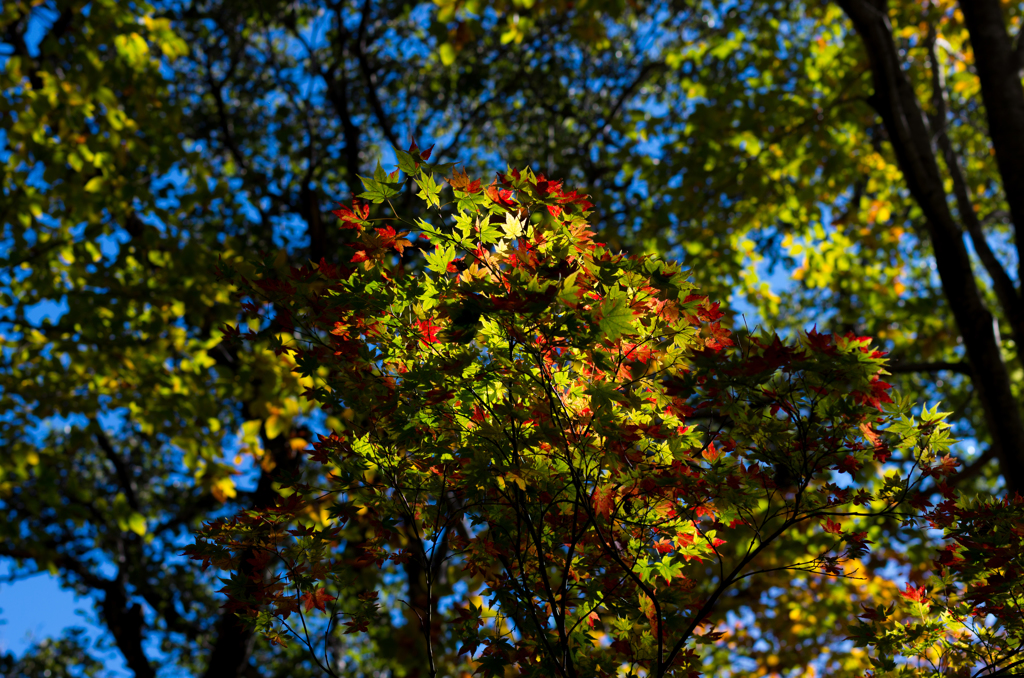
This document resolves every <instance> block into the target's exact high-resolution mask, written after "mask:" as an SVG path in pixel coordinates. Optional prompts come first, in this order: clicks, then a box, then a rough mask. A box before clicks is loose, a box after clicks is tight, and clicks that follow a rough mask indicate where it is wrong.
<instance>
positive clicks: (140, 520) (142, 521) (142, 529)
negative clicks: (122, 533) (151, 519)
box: [128, 511, 146, 537]
mask: <svg viewBox="0 0 1024 678" xmlns="http://www.w3.org/2000/svg"><path fill="white" fill-rule="evenodd" d="M128 529H130V530H131V531H132V532H134V533H135V534H137V535H139V536H140V537H141V536H142V535H144V534H146V517H145V516H143V515H142V514H141V513H139V512H138V511H133V512H132V514H131V515H130V516H128Z"/></svg>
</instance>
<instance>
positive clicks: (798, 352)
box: [189, 148, 1022, 677]
mask: <svg viewBox="0 0 1024 678" xmlns="http://www.w3.org/2000/svg"><path fill="white" fill-rule="evenodd" d="M397 154H398V158H399V162H400V171H399V170H396V171H395V172H393V173H391V174H386V173H385V172H384V171H383V170H380V169H378V171H377V173H376V174H375V175H374V177H372V178H366V179H364V180H363V182H364V185H365V187H366V192H365V193H364V194H363V195H362V196H360V199H357V200H355V201H353V202H352V203H351V204H348V205H344V206H340V207H339V208H338V210H337V212H335V214H336V215H337V216H338V217H339V218H340V220H341V222H340V226H341V228H342V229H345V230H346V231H348V232H349V233H350V235H351V239H350V243H349V251H348V252H346V255H345V257H344V261H345V263H344V264H340V265H332V264H330V263H328V262H327V261H325V260H322V261H320V262H319V263H316V262H314V263H311V264H309V265H307V266H301V267H297V268H294V269H291V270H290V271H287V272H285V273H282V272H281V271H280V270H279V269H276V268H275V267H274V266H273V265H272V263H271V262H269V261H267V262H264V263H263V264H262V265H259V266H257V267H256V268H255V269H254V270H252V271H243V272H235V273H233V274H232V275H234V276H235V281H236V283H237V284H238V285H239V286H240V288H241V289H243V290H244V291H245V293H246V295H247V298H246V300H245V308H246V310H247V312H248V314H249V315H250V317H251V318H252V319H254V320H256V321H258V324H259V328H257V330H255V331H254V332H239V330H238V329H237V328H228V331H229V332H232V333H234V334H236V335H239V336H241V337H245V336H248V335H250V334H253V333H256V332H258V333H260V334H262V335H270V336H272V337H275V338H276V342H277V350H278V352H279V353H288V354H291V355H292V356H293V357H294V360H295V364H296V366H297V367H296V370H297V371H299V372H300V374H301V376H302V377H303V378H305V379H307V380H309V381H308V383H309V384H310V386H309V388H308V390H307V391H306V394H305V397H306V398H307V399H309V400H311V401H314V402H316V403H317V404H319V405H320V406H321V407H322V409H323V410H324V412H326V413H327V414H328V415H329V419H328V421H329V422H331V425H332V428H333V430H332V431H331V433H330V434H329V435H327V436H321V437H320V438H319V440H318V441H317V442H315V443H314V444H313V446H312V448H311V449H310V450H308V456H309V459H311V460H312V461H314V462H316V464H317V468H319V469H320V473H319V475H317V476H316V477H308V476H306V477H299V476H296V477H295V478H294V481H293V482H292V483H290V484H288V485H286V487H285V488H283V490H282V494H283V495H284V496H285V497H286V498H284V499H282V500H281V501H280V502H279V503H278V505H277V506H275V507H271V508H269V509H266V510H263V511H249V512H245V513H242V514H240V515H238V516H235V517H234V518H232V519H231V520H224V521H217V522H215V523H212V524H210V525H208V526H207V528H206V529H205V530H204V532H203V534H202V535H201V537H200V539H199V541H198V542H197V544H196V545H195V546H194V547H191V548H190V549H189V552H190V554H191V555H192V556H193V557H194V558H197V559H200V560H203V561H205V563H206V564H210V563H212V564H214V565H217V566H218V567H221V568H224V569H230V570H233V571H234V575H233V576H232V578H231V579H230V580H229V581H228V584H227V586H226V588H225V591H226V593H228V595H229V597H230V601H229V605H230V606H232V607H233V608H234V609H236V610H237V611H238V612H239V613H240V614H241V615H242V616H243V617H245V618H247V619H249V620H250V621H251V622H252V623H253V624H254V625H256V626H257V627H258V628H259V629H261V630H262V631H263V632H264V633H267V634H268V635H270V636H271V637H272V638H274V639H275V640H277V641H278V642H288V641H289V635H294V637H295V638H297V639H298V640H299V641H300V642H302V643H305V644H307V645H308V646H309V647H310V649H311V651H313V652H314V653H315V654H316V655H317V656H318V661H319V662H321V666H322V667H323V668H324V669H325V670H327V671H328V672H332V673H333V672H334V671H335V668H334V667H336V661H337V658H336V657H332V655H331V652H330V649H329V647H328V645H327V644H324V645H323V646H322V647H321V648H320V649H319V650H318V649H317V648H318V647H320V646H318V645H317V644H316V640H315V639H313V638H312V637H311V636H310V633H309V625H307V623H306V621H307V617H308V618H310V619H312V618H313V617H314V616H315V615H317V614H319V615H320V617H319V618H320V619H321V620H323V619H326V623H327V624H328V628H327V629H326V630H325V631H324V632H329V631H330V626H331V625H340V626H341V627H342V628H343V629H344V631H345V633H349V634H353V635H355V634H365V633H372V632H373V625H374V621H375V619H378V618H379V615H382V614H389V613H391V612H392V611H393V610H395V609H397V610H399V613H400V614H405V615H406V616H407V619H409V620H410V627H412V628H413V629H414V630H415V633H416V634H418V637H419V640H418V641H417V642H418V645H417V647H418V648H419V650H418V651H421V652H422V655H423V664H422V665H423V675H431V676H435V675H449V672H455V671H466V672H469V673H473V672H475V673H478V674H480V675H484V676H493V675H500V676H504V675H523V676H538V677H539V676H544V677H548V676H615V675H630V676H636V675H640V672H641V671H643V672H645V675H648V676H669V675H678V676H697V675H700V674H701V671H702V660H703V658H704V656H705V652H706V651H707V650H708V649H709V648H714V647H722V646H723V644H724V643H726V642H727V641H728V637H727V631H726V630H723V628H722V627H721V626H720V625H721V624H722V622H723V618H722V615H721V613H720V606H721V601H722V600H723V599H724V598H725V597H727V596H730V595H734V594H735V593H737V592H738V591H744V590H756V589H757V587H758V582H759V579H760V578H761V577H762V576H764V575H766V574H767V573H768V572H778V571H780V570H783V571H788V572H792V573H794V575H796V574H802V575H806V576H812V577H816V578H820V579H822V580H823V581H824V582H825V583H824V584H822V586H828V581H840V580H844V579H851V578H853V579H855V578H857V577H858V576H861V575H862V572H861V570H860V568H861V562H862V560H863V559H864V558H865V557H866V555H867V554H868V553H869V551H870V549H871V548H872V546H873V544H872V540H871V539H869V538H868V535H869V530H871V529H872V528H873V526H876V525H878V524H880V522H881V521H893V520H896V521H916V520H929V521H931V522H932V525H933V526H934V527H936V528H940V529H946V530H947V531H948V532H949V534H950V535H951V541H950V542H949V545H948V546H947V547H946V550H945V551H943V552H942V553H941V554H939V555H938V556H937V561H936V566H935V569H934V571H935V576H936V577H937V578H938V580H939V581H941V582H946V589H945V590H946V591H947V593H949V597H948V598H949V601H951V602H950V603H949V606H947V608H948V609H955V614H958V615H960V616H959V617H957V619H960V618H963V619H965V620H966V619H967V618H968V617H971V615H974V617H973V618H974V619H977V618H978V617H977V615H978V614H980V615H981V618H982V619H984V618H985V616H986V615H989V614H991V615H995V616H996V617H998V618H999V619H1000V620H1001V621H1002V622H1004V624H1003V626H1002V627H1000V626H998V625H996V626H992V625H991V624H990V625H989V626H990V628H992V629H993V630H992V631H991V633H990V634H989V636H988V638H987V640H988V641H991V643H994V644H997V645H999V646H1000V647H1002V648H1004V654H1005V652H1006V651H1007V650H1005V648H1012V647H1013V643H1014V642H1016V643H1017V644H1018V645H1019V642H1020V636H1019V633H1020V627H1021V624H1020V607H1019V605H1020V595H1021V591H1020V585H1019V584H1017V583H1016V582H1017V581H1018V580H1019V575H1020V563H1019V555H1016V554H1017V553H1019V550H1018V551H1013V550H1012V548H1010V550H1007V549H1008V547H1007V546H1006V541H1005V540H1007V539H1010V540H1014V539H1015V540H1016V541H1015V542H1014V544H1019V543H1020V540H1021V537H1022V532H1021V528H1020V523H1019V516H1020V505H1019V504H1017V503H1014V502H1010V501H1008V502H1003V503H998V502H994V503H987V504H984V505H983V506H982V507H980V508H971V507H969V506H968V505H967V504H966V503H964V502H960V503H958V502H957V500H956V498H955V496H954V494H953V493H952V491H951V490H949V489H948V487H946V486H945V485H944V482H945V480H946V478H947V477H948V476H949V475H950V474H952V473H953V472H954V471H955V467H956V462H955V461H954V460H953V459H951V458H950V457H949V456H948V455H947V451H948V447H949V445H950V443H951V440H950V437H949V432H948V427H947V426H946V425H945V424H944V423H943V422H942V419H943V416H944V415H942V414H940V413H938V412H936V411H929V410H925V411H924V412H923V413H921V414H920V415H919V416H918V417H917V418H914V417H911V416H910V405H911V404H910V403H909V402H906V401H902V400H901V399H899V398H898V397H894V396H893V395H892V394H891V393H890V387H889V384H887V383H886V382H885V379H884V377H885V374H886V373H885V370H884V367H885V361H884V356H883V354H881V353H880V352H878V351H876V350H874V349H872V347H871V346H870V341H869V339H868V338H866V337H858V336H854V335H847V336H834V335H829V334H821V333H818V332H817V331H815V330H813V329H812V330H810V331H809V332H807V333H805V334H800V335H799V336H798V337H797V340H796V341H795V342H792V343H790V342H785V341H783V340H781V339H780V338H779V337H778V336H775V335H772V334H766V333H753V332H744V333H742V334H732V333H730V332H729V331H728V330H727V329H726V327H725V326H724V325H723V324H722V312H721V311H720V310H719V306H718V304H717V303H714V302H712V301H710V300H709V299H707V298H706V297H704V296H701V295H700V294H699V292H698V291H697V290H696V289H695V288H694V285H693V284H691V283H690V282H689V281H688V279H687V276H686V273H685V272H684V271H683V270H681V268H680V266H679V265H678V264H675V263H672V262H668V261H664V260H661V259H659V258H656V257H653V256H626V255H625V254H622V253H615V252H612V251H610V250H609V249H608V248H607V247H606V246H604V245H603V244H601V243H599V242H595V241H594V239H593V237H594V234H593V233H592V232H591V231H590V230H589V228H588V224H587V214H588V208H589V207H590V206H591V205H590V203H589V202H588V201H587V198H586V196H583V195H580V194H578V193H577V192H575V191H572V190H570V189H568V188H567V187H565V186H563V185H562V183H561V182H559V181H554V180H550V179H547V178H545V177H543V176H540V175H535V174H534V173H533V172H532V171H530V170H529V169H523V170H514V169H509V170H508V171H506V172H505V173H500V174H498V176H497V178H496V179H495V180H494V181H492V182H491V183H490V184H489V185H485V183H484V182H483V181H481V180H480V179H475V180H471V179H470V178H469V177H468V176H467V175H466V174H464V173H461V172H460V171H458V170H454V171H452V168H450V167H440V166H432V165H429V164H428V158H429V155H428V154H427V153H420V152H419V151H418V150H417V149H415V148H411V149H409V150H408V151H401V150H399V151H397ZM449 171H451V175H450V176H451V178H450V179H448V183H449V184H450V186H449V187H447V188H446V187H444V182H443V181H442V180H441V179H440V177H441V176H443V174H447V173H449ZM403 175H404V176H403ZM407 182H415V187H414V186H413V185H412V184H411V183H407ZM417 189H418V193H417V195H418V196H419V197H420V198H421V199H422V200H424V201H425V202H426V203H427V205H428V206H429V208H430V209H431V211H430V215H431V216H430V217H429V218H421V219H418V220H416V221H415V222H412V223H410V222H407V221H405V220H404V219H403V218H402V215H401V214H397V213H395V211H394V206H393V203H396V204H397V202H398V199H399V198H400V197H401V198H402V199H405V197H406V196H407V195H408V193H407V192H412V191H416V190H417ZM371 205H379V206H380V207H376V206H375V207H371ZM252 326H255V324H254V325H252ZM893 458H896V459H898V460H901V462H902V463H903V464H904V466H903V468H904V469H909V473H903V474H901V473H899V472H896V471H893V470H892V467H891V465H890V464H891V461H890V460H891V459H893ZM879 474H881V475H883V476H884V480H883V481H880V482H878V483H877V484H876V485H871V484H869V483H867V482H866V479H867V478H869V477H870V478H874V477H876V476H877V475H879ZM936 488H938V491H939V492H943V493H945V494H946V495H947V496H946V498H945V499H944V500H943V501H942V503H939V504H936V505H932V503H931V497H933V492H934V491H935V490H936ZM923 490H925V491H923ZM1015 520H1018V522H1014V521H1015ZM1013 548H1016V547H1013ZM268 567H269V568H270V570H269V571H270V572H272V576H269V577H268V576H266V574H265V573H266V572H267V571H268V569H267V568H268ZM367 568H382V569H385V570H387V571H389V572H392V573H394V574H395V575H396V576H406V577H409V578H414V577H415V578H417V587H410V588H411V589H412V588H418V590H419V591H420V592H421V593H422V595H420V596H418V597H413V596H410V599H408V600H381V599H380V595H379V593H380V592H379V591H376V590H365V591H361V592H359V593H358V594H355V595H349V594H346V593H345V592H346V591H351V589H352V582H353V581H359V576H360V575H359V573H360V572H361V571H363V570H365V569H367ZM994 570H998V571H999V572H1000V574H999V575H998V576H997V577H993V576H991V573H992V571H994ZM964 582H967V584H964ZM930 586H931V585H930ZM965 586H966V588H964V587H965ZM905 587H906V588H904V589H903V591H904V592H903V594H902V595H903V597H904V598H905V599H906V605H907V607H906V610H907V611H908V614H911V615H912V614H917V615H918V617H920V618H921V620H922V621H920V625H921V628H922V629H923V630H922V631H921V632H919V633H918V632H915V631H913V629H914V628H916V627H914V626H913V624H914V623H917V622H908V621H907V618H906V617H900V615H901V614H902V611H903V608H900V610H901V612H897V611H896V610H895V608H888V609H884V608H881V607H880V608H879V609H875V608H874V607H872V606H870V605H868V606H866V607H865V609H866V610H867V611H868V612H867V613H866V615H865V616H864V617H863V618H862V620H861V622H857V623H856V626H855V627H853V628H852V629H851V632H850V633H851V637H853V638H854V639H855V640H856V641H857V643H858V644H861V645H872V646H874V647H875V648H876V651H877V652H878V653H879V659H878V660H877V665H878V667H879V670H880V671H886V670H891V669H894V668H895V667H896V663H895V659H894V657H896V656H897V655H902V656H903V657H904V659H909V660H910V661H911V664H910V665H914V666H917V664H915V663H914V662H915V661H917V660H918V659H919V658H921V657H925V659H927V657H926V655H927V653H928V652H929V649H928V648H929V647H932V646H934V645H936V644H939V645H941V644H943V643H946V644H947V645H948V644H950V643H960V647H961V650H962V651H961V660H960V661H961V664H962V665H965V666H978V665H979V663H984V662H986V661H989V659H985V658H979V657H978V656H977V650H978V648H979V647H980V645H979V643H981V642H982V641H981V640H979V638H980V636H979V635H978V634H977V633H975V634H974V635H973V636H972V635H970V633H968V632H966V631H964V628H966V627H964V626H963V625H960V626H957V624H956V623H953V622H951V621H950V617H949V616H948V615H946V616H942V615H938V616H936V615H932V616H929V615H930V610H931V609H932V608H929V607H928V600H929V599H930V598H929V597H930V596H931V595H934V591H933V590H932V589H930V588H928V587H925V586H924V585H923V584H922V585H920V586H918V585H912V584H909V583H906V584H905ZM957 587H960V588H957ZM929 591H931V593H929ZM335 594H337V595H335ZM382 606H383V609H382ZM914 606H917V607H914ZM972 606H973V607H972ZM1015 606H1016V607H1015ZM947 608H944V609H947ZM968 608H972V609H968ZM1000 615H1002V616H1000ZM297 616H298V617H299V618H300V622H301V623H300V622H297V621H296V618H297ZM898 620H902V621H901V622H900V624H901V625H899V626H897V625H896V621H898ZM850 622H855V620H852V619H851V620H850ZM904 622H906V623H904ZM979 623H980V622H979ZM907 629H910V631H908V630H907ZM1000 629H1001V630H1000ZM1008 629H1016V631H1014V632H1013V633H1016V634H1017V635H1016V636H1013V635H1012V633H1011V632H1010V631H1009V630H1008ZM915 634H916V635H915ZM1014 639H1015V640H1014ZM926 640H927V642H925V641H926ZM1000 644H1001V645H1000ZM971 652H975V655H971V654H970V653H971ZM922 661H925V660H922ZM900 665H907V664H906V663H905V662H903V661H902V660H901V663H900Z"/></svg>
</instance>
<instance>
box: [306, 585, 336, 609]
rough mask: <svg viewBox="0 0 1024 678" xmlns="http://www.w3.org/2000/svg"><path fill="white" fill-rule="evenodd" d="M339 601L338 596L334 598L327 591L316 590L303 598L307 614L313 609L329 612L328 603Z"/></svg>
mask: <svg viewBox="0 0 1024 678" xmlns="http://www.w3.org/2000/svg"><path fill="white" fill-rule="evenodd" d="M334 600H337V597H336V596H332V595H330V594H329V593H327V589H323V588H320V589H316V590H314V591H312V592H311V593H305V594H303V596H302V604H303V606H305V608H306V612H309V611H310V610H312V609H313V608H316V609H318V610H320V611H321V612H326V611H327V603H330V602H332V601H334Z"/></svg>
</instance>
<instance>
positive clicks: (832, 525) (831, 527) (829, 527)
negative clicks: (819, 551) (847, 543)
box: [825, 518, 843, 534]
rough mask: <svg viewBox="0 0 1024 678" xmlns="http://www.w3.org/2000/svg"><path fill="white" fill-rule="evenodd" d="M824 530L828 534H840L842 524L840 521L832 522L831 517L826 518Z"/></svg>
mask: <svg viewBox="0 0 1024 678" xmlns="http://www.w3.org/2000/svg"><path fill="white" fill-rule="evenodd" d="M825 531H826V532H828V533H829V534H842V532H843V526H842V525H841V524H840V523H837V522H833V521H832V519H831V518H826V519H825Z"/></svg>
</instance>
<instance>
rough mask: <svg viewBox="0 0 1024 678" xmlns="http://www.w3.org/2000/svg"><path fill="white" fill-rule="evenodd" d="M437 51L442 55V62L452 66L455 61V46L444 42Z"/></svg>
mask: <svg viewBox="0 0 1024 678" xmlns="http://www.w3.org/2000/svg"><path fill="white" fill-rule="evenodd" d="M437 53H438V56H440V57H441V63H442V64H444V65H445V66H451V65H452V64H454V63H455V48H454V47H452V43H450V42H446V43H444V44H443V45H441V48H440V49H439V50H438V51H437Z"/></svg>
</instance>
